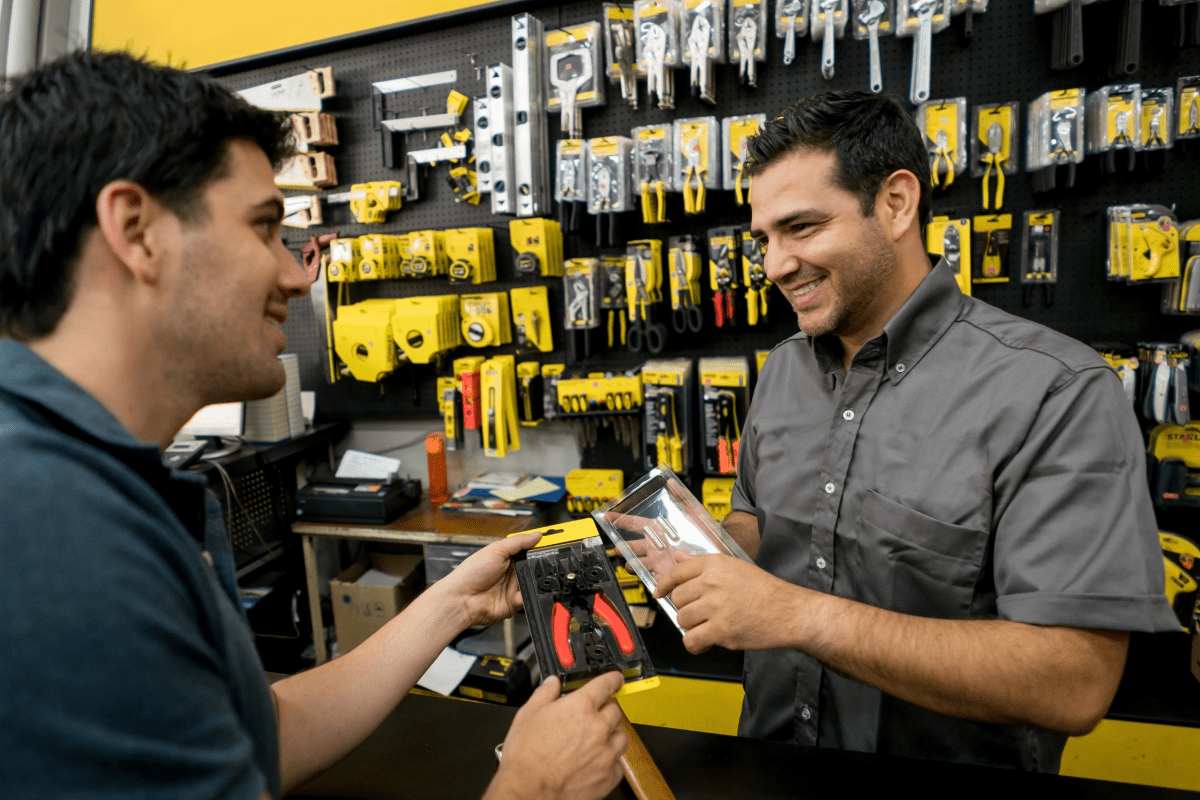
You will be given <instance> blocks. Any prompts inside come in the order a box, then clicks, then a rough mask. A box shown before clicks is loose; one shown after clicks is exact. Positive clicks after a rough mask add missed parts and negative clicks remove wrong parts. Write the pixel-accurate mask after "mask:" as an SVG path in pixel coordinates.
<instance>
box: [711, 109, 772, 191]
mask: <svg viewBox="0 0 1200 800" xmlns="http://www.w3.org/2000/svg"><path fill="white" fill-rule="evenodd" d="M766 124H767V115H766V114H748V115H746V116H742V117H726V118H725V119H723V120H721V133H722V137H721V138H722V141H724V142H725V147H724V149H722V150H721V167H722V169H721V178H722V183H723V184H724V188H725V190H726V191H732V192H733V194H734V198H735V199H736V200H737V204H738V205H739V206H740V205H745V204H746V203H748V202H750V176H749V175H748V174H747V173H746V165H747V160H748V159H749V147H748V142H749V141H750V138H751V137H752V136H757V135H758V132H759V131H760V130H761V129H762V127H763V126H764V125H766ZM743 189H744V190H745V191H743Z"/></svg>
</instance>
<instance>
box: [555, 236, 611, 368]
mask: <svg viewBox="0 0 1200 800" xmlns="http://www.w3.org/2000/svg"><path fill="white" fill-rule="evenodd" d="M603 294H604V268H603V266H602V265H601V263H600V259H598V258H572V259H570V260H568V261H567V262H566V263H565V264H563V304H564V306H565V308H564V313H563V328H564V329H565V330H567V331H583V348H582V352H583V357H584V358H589V357H590V356H591V337H590V336H589V334H588V331H590V330H594V329H595V328H599V327H600V303H601V297H603ZM572 335H573V334H572Z"/></svg>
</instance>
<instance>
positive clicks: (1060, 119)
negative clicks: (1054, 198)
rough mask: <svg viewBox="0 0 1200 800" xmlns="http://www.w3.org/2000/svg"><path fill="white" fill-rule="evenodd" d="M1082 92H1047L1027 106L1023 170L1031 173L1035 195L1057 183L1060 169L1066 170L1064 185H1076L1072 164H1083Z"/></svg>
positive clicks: (1083, 96)
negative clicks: (1027, 122) (1027, 129)
mask: <svg viewBox="0 0 1200 800" xmlns="http://www.w3.org/2000/svg"><path fill="white" fill-rule="evenodd" d="M1086 98H1087V92H1086V91H1085V90H1084V89H1079V88H1077V89H1060V90H1057V91H1053V92H1047V93H1046V94H1043V95H1042V96H1041V97H1039V98H1038V99H1036V100H1034V101H1033V102H1032V103H1030V104H1029V117H1028V119H1029V125H1028V127H1029V140H1028V141H1027V142H1026V143H1025V171H1026V172H1030V173H1032V175H1031V176H1030V184H1031V186H1032V188H1033V190H1034V191H1035V192H1048V191H1051V190H1052V189H1054V188H1055V187H1056V186H1057V185H1058V183H1059V180H1058V178H1059V175H1058V172H1059V168H1060V167H1062V168H1064V169H1065V172H1066V174H1065V176H1064V180H1063V181H1062V183H1063V185H1064V186H1066V187H1071V186H1074V185H1075V165H1076V164H1081V163H1083V157H1084V153H1085V149H1084V116H1085V115H1084V105H1085V102H1086Z"/></svg>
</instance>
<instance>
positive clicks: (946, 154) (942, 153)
mask: <svg viewBox="0 0 1200 800" xmlns="http://www.w3.org/2000/svg"><path fill="white" fill-rule="evenodd" d="M933 142H934V148H935V149H934V150H933V161H932V163H931V164H930V167H931V170H932V172H933V175H932V176H931V179H932V180H931V182H932V183H933V185H934V186H941V187H942V188H949V187H950V184H952V183H954V151H953V150H951V149H950V137H949V136H948V135H947V134H946V131H945V130H944V129H943V130H940V131H938V132H937V133H936V134H935V135H934V139H933ZM943 160H944V161H945V162H946V176H945V178H942V176H941V174H940V173H941V170H940V168H939V166H938V165H939V164H941V162H942V161H943Z"/></svg>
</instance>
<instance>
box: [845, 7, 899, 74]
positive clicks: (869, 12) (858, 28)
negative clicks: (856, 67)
mask: <svg viewBox="0 0 1200 800" xmlns="http://www.w3.org/2000/svg"><path fill="white" fill-rule="evenodd" d="M850 15H851V25H852V28H851V32H852V34H853V36H854V38H855V39H857V40H859V41H862V40H863V39H866V40H867V44H868V47H869V49H868V53H869V56H870V61H869V65H870V66H869V75H870V81H871V84H870V85H871V91H872V92H874V93H875V94H879V93H880V92H882V91H883V68H882V66H881V65H880V60H879V37H880V36H888V35H891V33H892V32H893V31H894V30H895V29H896V0H854V3H853V5H852V6H851V9H850Z"/></svg>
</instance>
